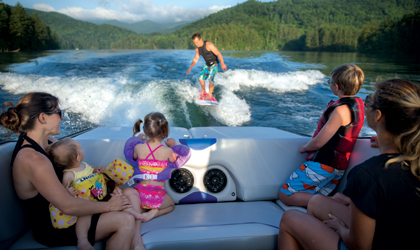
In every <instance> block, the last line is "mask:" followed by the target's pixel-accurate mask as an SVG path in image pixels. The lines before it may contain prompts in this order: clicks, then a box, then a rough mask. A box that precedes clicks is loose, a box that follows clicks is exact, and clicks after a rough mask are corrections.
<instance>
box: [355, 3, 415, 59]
mask: <svg viewBox="0 0 420 250" xmlns="http://www.w3.org/2000/svg"><path fill="white" fill-rule="evenodd" d="M419 31H420V10H417V11H416V12H414V13H412V14H409V15H405V16H404V17H403V18H402V19H401V20H399V21H396V20H394V19H389V20H385V21H383V22H382V23H380V24H379V25H376V24H375V23H373V24H368V25H365V26H364V27H363V29H362V32H361V35H360V37H359V51H361V52H372V53H405V54H408V53H409V54H413V55H418V56H420V48H419V46H418V45H419V44H420V33H419Z"/></svg>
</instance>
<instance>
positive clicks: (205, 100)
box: [195, 94, 219, 106]
mask: <svg viewBox="0 0 420 250" xmlns="http://www.w3.org/2000/svg"><path fill="white" fill-rule="evenodd" d="M195 104H197V105H200V106H202V105H211V106H219V103H218V102H217V100H216V99H215V98H214V96H212V97H211V98H209V95H208V94H205V95H203V94H200V95H199V96H198V98H197V99H196V100H195Z"/></svg>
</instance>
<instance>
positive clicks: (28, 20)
mask: <svg viewBox="0 0 420 250" xmlns="http://www.w3.org/2000/svg"><path fill="white" fill-rule="evenodd" d="M56 48H58V42H57V35H56V34H55V32H53V31H52V30H51V29H50V27H48V26H47V25H46V24H45V23H44V22H42V21H41V20H40V19H39V17H38V15H36V14H35V15H32V16H28V15H27V14H26V12H25V9H24V8H23V7H22V5H21V4H19V3H17V4H16V6H14V7H13V8H12V7H11V6H10V5H8V4H4V3H3V2H2V1H1V0H0V52H3V51H4V52H9V51H20V50H26V51H28V50H47V49H56Z"/></svg>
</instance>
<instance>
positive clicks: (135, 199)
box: [122, 188, 146, 250]
mask: <svg viewBox="0 0 420 250" xmlns="http://www.w3.org/2000/svg"><path fill="white" fill-rule="evenodd" d="M122 190H123V194H124V195H126V196H127V194H128V195H129V196H131V199H130V198H129V199H130V203H131V205H132V209H133V210H134V211H135V212H136V213H139V214H141V212H142V211H141V208H140V204H141V201H140V197H139V192H138V191H137V190H136V189H134V188H123V189H122ZM129 196H127V197H129ZM131 249H133V250H140V249H141V250H143V249H144V250H145V249H146V248H145V247H144V245H143V240H142V238H141V221H140V220H136V222H135V232H134V236H133V241H132V243H131Z"/></svg>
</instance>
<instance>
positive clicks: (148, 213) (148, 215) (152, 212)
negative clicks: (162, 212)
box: [141, 209, 158, 222]
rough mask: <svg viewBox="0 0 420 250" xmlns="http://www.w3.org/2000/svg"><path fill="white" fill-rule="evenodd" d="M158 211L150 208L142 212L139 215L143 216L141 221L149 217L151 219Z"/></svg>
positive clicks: (145, 220)
mask: <svg viewBox="0 0 420 250" xmlns="http://www.w3.org/2000/svg"><path fill="white" fill-rule="evenodd" d="M157 213H158V210H157V209H152V210H150V211H149V212H146V213H142V214H141V215H143V216H144V220H142V222H147V221H149V220H151V219H153V217H155V215H156V214H157Z"/></svg>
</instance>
